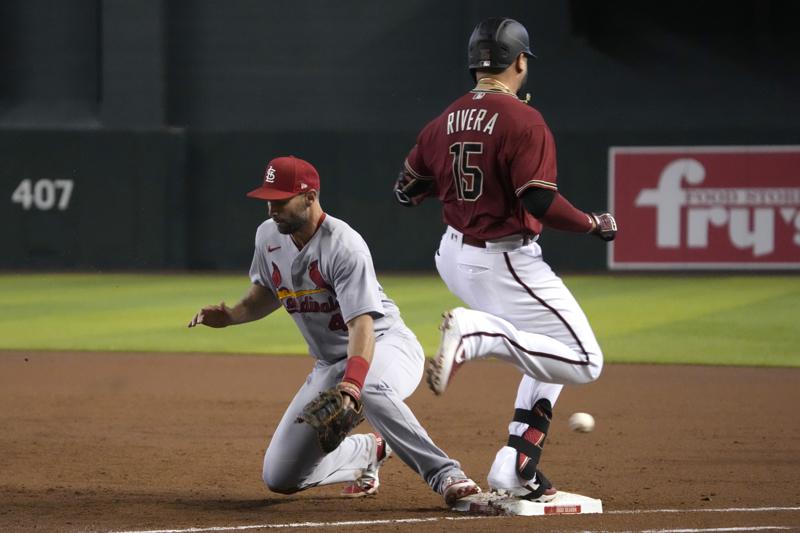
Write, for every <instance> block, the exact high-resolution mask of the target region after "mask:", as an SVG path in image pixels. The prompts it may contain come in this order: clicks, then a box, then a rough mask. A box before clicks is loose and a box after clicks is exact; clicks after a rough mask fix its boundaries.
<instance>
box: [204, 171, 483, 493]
mask: <svg viewBox="0 0 800 533" xmlns="http://www.w3.org/2000/svg"><path fill="white" fill-rule="evenodd" d="M319 189H320V184H319V174H318V173H317V171H316V169H314V167H313V166H312V165H311V164H310V163H308V162H306V161H304V160H302V159H299V158H295V157H292V156H289V157H278V158H276V159H273V160H272V161H270V163H269V165H268V166H267V169H266V172H265V174H264V180H263V183H262V185H261V186H260V187H259V188H257V189H255V190H253V191H251V192H250V193H248V196H250V197H253V198H259V199H263V200H267V201H268V206H269V207H268V209H269V215H270V219H269V220H267V221H265V222H264V223H262V224H261V226H259V228H258V231H257V232H256V239H255V253H254V255H253V262H252V266H251V268H250V279H251V281H252V284H251V285H250V289H249V291H248V293H247V294H246V295H245V296H244V297H243V298H242V300H241V301H240V302H238V303H237V304H236V305H234V306H233V307H228V306H226V305H225V304H224V303H221V304H219V305H212V306H207V307H204V308H203V309H201V310H200V311H199V312H198V313H197V314H196V315H195V316H194V318H192V320H191V322H190V323H189V327H194V326H196V325H198V324H204V325H206V326H210V327H226V326H230V325H235V324H242V323H245V322H251V321H253V320H258V319H260V318H263V317H265V316H267V315H268V314H270V313H271V312H273V311H275V310H276V309H278V308H279V307H281V306H283V307H285V308H286V311H287V312H288V313H289V314H290V315H291V316H292V318H293V319H294V321H295V323H296V324H297V327H298V328H299V329H300V332H301V333H302V334H303V337H304V338H305V340H306V343H307V344H308V349H309V353H310V354H311V356H312V357H314V358H315V359H316V363H315V365H314V368H313V370H312V371H311V373H310V374H309V376H308V378H307V379H306V380H305V382H304V383H303V384H302V386H301V387H300V390H299V391H298V392H297V394H296V395H295V397H294V399H293V400H292V401H291V403H290V404H289V407H288V409H287V410H286V412H285V413H284V416H283V418H282V419H281V421H280V423H279V424H278V427H277V429H276V430H275V433H274V435H273V437H272V440H271V441H270V443H269V446H268V447H267V451H266V453H265V455H264V464H263V470H262V477H263V479H264V483H265V484H266V486H267V487H268V488H269V489H270V490H272V491H274V492H279V493H284V494H290V493H294V492H297V491H301V490H305V489H308V488H310V487H315V486H318V485H329V484H331V483H346V484H347V485H346V486H345V488H344V490H343V492H342V494H343V495H344V496H354V497H357V496H367V495H372V494H375V493H376V492H377V490H378V486H379V479H378V469H379V468H380V466H381V465H382V464H383V462H384V461H385V460H386V459H387V458H388V457H389V455H390V454H391V453H394V454H396V455H397V456H398V457H399V458H400V459H402V460H403V462H405V463H406V464H407V465H408V466H409V467H411V468H412V469H413V470H415V471H417V472H418V473H419V474H420V475H421V476H422V477H423V478H424V479H425V481H426V482H427V483H428V485H429V486H430V487H431V488H432V489H433V490H434V491H436V492H438V493H439V494H441V495H442V496H443V497H444V499H445V502H446V503H447V505H449V506H452V505H454V504H455V503H456V501H457V500H459V499H461V498H463V497H466V496H469V495H472V494H476V493H478V492H480V488H479V487H478V486H477V485H476V484H475V482H474V481H472V480H471V479H469V478H468V477H467V476H466V475H465V474H464V472H463V471H462V470H461V468H460V465H459V463H458V462H457V461H455V460H453V459H451V458H449V457H448V456H447V455H446V454H445V453H444V452H443V451H442V450H441V449H439V448H438V447H437V446H436V445H435V444H434V443H433V441H432V440H431V438H430V437H429V436H428V434H427V432H426V431H425V429H424V428H423V427H422V426H421V425H420V423H419V422H418V421H417V419H416V417H415V416H414V413H412V412H411V410H410V409H409V408H408V406H407V405H406V404H405V403H404V401H403V400H404V399H405V398H407V397H408V396H409V395H411V393H413V392H414V390H415V389H416V388H417V385H418V384H419V382H420V380H421V378H422V373H423V367H424V360H425V356H424V353H423V350H422V347H421V346H420V344H419V342H418V341H417V338H416V337H415V335H414V334H413V333H412V332H411V330H409V329H408V328H407V327H406V326H405V324H404V323H403V320H402V319H401V318H400V312H399V310H398V308H397V306H396V305H395V303H394V302H393V301H392V300H391V299H390V298H389V297H388V296H386V294H385V293H384V292H383V289H382V288H381V286H380V284H379V283H378V280H377V278H376V276H375V271H374V267H373V265H372V257H371V255H370V251H369V248H368V247H367V244H366V243H365V242H364V240H363V239H362V238H361V236H360V235H359V234H358V233H357V232H356V231H355V230H353V228H351V227H350V226H349V225H348V224H347V223H345V222H344V221H342V220H339V219H336V218H334V217H332V216H330V215H327V214H326V213H324V212H323V211H322V207H321V206H320V203H319ZM331 387H339V388H340V390H342V391H344V393H346V394H343V397H345V396H346V397H347V398H346V400H345V402H347V401H352V402H353V403H363V413H364V416H365V417H366V419H367V420H368V421H369V422H370V424H371V425H372V427H373V428H375V430H376V431H377V433H367V434H357V435H350V436H348V437H347V438H345V439H344V441H342V442H341V444H340V445H339V446H338V447H337V448H336V449H335V450H333V451H332V452H330V453H327V454H326V453H325V452H323V450H322V449H321V446H320V442H319V440H318V438H317V434H316V433H315V431H314V429H313V428H311V427H310V426H309V425H308V424H303V423H299V422H298V421H297V419H298V417H299V416H300V415H301V413H302V412H303V410H304V407H305V406H306V405H307V404H309V403H310V402H312V400H314V399H315V398H316V397H317V396H318V395H319V394H320V392H322V391H325V390H328V389H330V388H331Z"/></svg>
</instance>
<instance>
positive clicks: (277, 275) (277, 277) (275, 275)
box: [272, 263, 283, 289]
mask: <svg viewBox="0 0 800 533" xmlns="http://www.w3.org/2000/svg"><path fill="white" fill-rule="evenodd" d="M281 281H283V278H282V277H281V271H280V270H278V265H276V264H275V263H272V284H273V285H274V286H275V288H276V289H277V288H279V287H280V286H281Z"/></svg>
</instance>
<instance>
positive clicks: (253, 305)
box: [189, 283, 281, 328]
mask: <svg viewBox="0 0 800 533" xmlns="http://www.w3.org/2000/svg"><path fill="white" fill-rule="evenodd" d="M280 306H281V302H280V300H278V298H277V297H276V296H275V295H274V294H273V293H272V291H270V290H269V289H267V288H266V287H263V286H261V285H259V284H257V283H253V284H252V285H250V289H249V290H248V291H247V294H245V296H244V297H243V298H242V299H241V300H240V301H239V302H238V303H237V304H236V305H234V306H233V307H228V306H227V305H225V302H220V304H219V305H209V306H206V307H203V308H202V309H201V310H200V311H198V312H197V314H196V315H195V316H194V318H192V320H191V321H190V322H189V327H190V328H192V327H194V326H197V325H198V324H203V325H204V326H209V327H212V328H224V327H227V326H233V325H236V324H244V323H246V322H252V321H254V320H258V319H260V318H264V317H265V316H267V315H268V314H270V313H272V312H273V311H275V310H276V309H277V308H278V307H280Z"/></svg>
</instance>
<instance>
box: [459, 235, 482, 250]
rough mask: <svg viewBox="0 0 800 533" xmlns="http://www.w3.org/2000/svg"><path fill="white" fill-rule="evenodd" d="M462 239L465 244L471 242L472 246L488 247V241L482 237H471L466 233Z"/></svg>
mask: <svg viewBox="0 0 800 533" xmlns="http://www.w3.org/2000/svg"><path fill="white" fill-rule="evenodd" d="M461 241H462V242H463V243H464V244H469V245H470V246H475V247H477V248H486V241H482V240H481V239H476V238H475V237H470V236H469V235H464V236H463V237H462V238H461Z"/></svg>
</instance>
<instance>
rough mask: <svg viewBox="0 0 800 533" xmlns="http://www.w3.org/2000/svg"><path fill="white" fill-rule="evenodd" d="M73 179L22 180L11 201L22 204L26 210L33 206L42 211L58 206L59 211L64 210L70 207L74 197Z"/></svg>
mask: <svg viewBox="0 0 800 533" xmlns="http://www.w3.org/2000/svg"><path fill="white" fill-rule="evenodd" d="M72 186H73V181H72V180H66V179H63V180H50V179H41V180H36V181H33V180H29V179H24V180H22V181H21V182H20V183H19V185H17V188H16V189H14V192H13V193H12V194H11V202H12V203H15V204H20V205H21V206H22V208H23V209H24V210H26V211H27V210H29V209H30V208H31V207H34V208H36V209H39V210H40V211H49V210H50V209H53V208H54V207H56V206H57V207H58V210H59V211H64V210H65V209H67V208H68V207H69V200H70V198H71V197H72Z"/></svg>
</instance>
